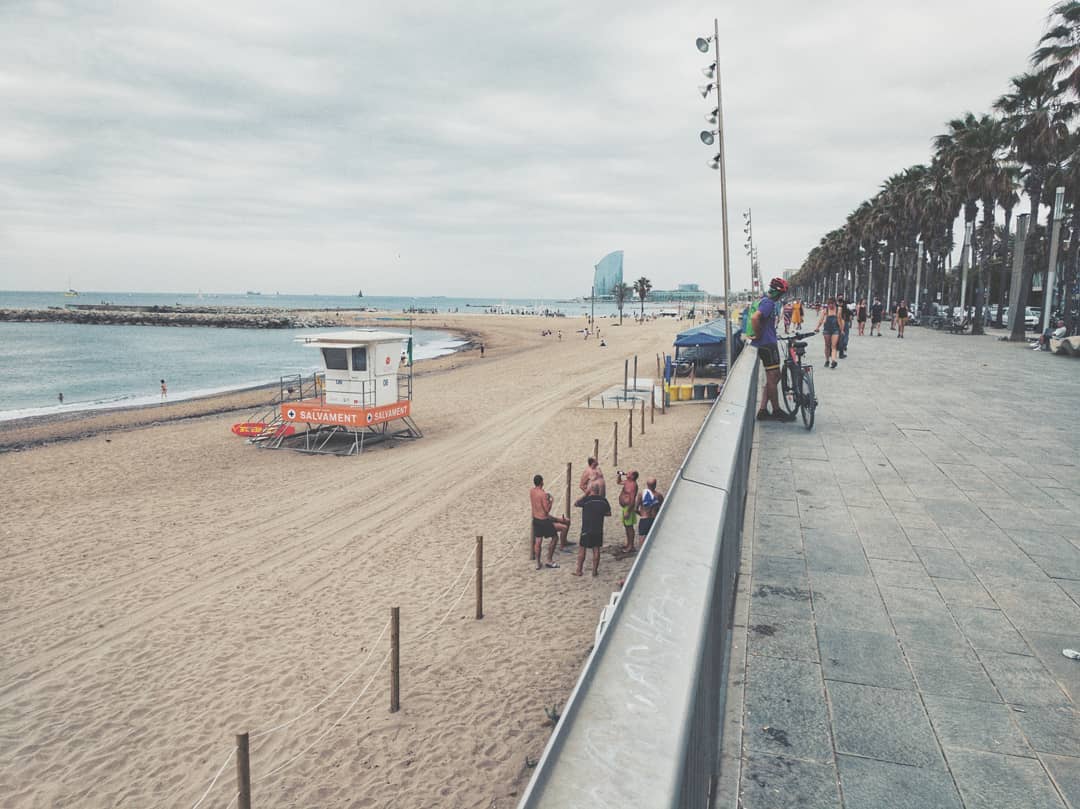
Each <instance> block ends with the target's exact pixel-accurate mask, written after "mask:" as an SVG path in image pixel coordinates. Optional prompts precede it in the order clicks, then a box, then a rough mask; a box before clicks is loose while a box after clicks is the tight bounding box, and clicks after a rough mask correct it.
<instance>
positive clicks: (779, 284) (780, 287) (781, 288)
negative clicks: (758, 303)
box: [769, 277, 788, 295]
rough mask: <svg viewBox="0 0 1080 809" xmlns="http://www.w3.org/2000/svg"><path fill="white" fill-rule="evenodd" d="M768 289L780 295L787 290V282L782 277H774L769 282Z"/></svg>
mask: <svg viewBox="0 0 1080 809" xmlns="http://www.w3.org/2000/svg"><path fill="white" fill-rule="evenodd" d="M769 289H772V290H775V291H776V292H779V293H780V294H781V295H782V294H784V293H785V292H787V291H788V282H787V281H785V280H784V279H783V278H779V277H777V278H774V279H772V280H771V281H770V282H769Z"/></svg>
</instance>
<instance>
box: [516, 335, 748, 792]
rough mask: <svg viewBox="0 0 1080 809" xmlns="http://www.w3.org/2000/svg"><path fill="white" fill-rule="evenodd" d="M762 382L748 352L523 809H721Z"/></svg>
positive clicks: (686, 467) (680, 479)
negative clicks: (719, 787) (716, 808)
mask: <svg viewBox="0 0 1080 809" xmlns="http://www.w3.org/2000/svg"><path fill="white" fill-rule="evenodd" d="M757 381H758V373H757V352H756V351H755V350H753V349H748V350H746V351H743V352H742V356H740V358H739V360H738V361H736V362H735V363H734V364H733V366H732V372H731V374H730V375H729V377H728V379H727V381H726V384H725V385H724V391H723V393H722V395H721V396H720V398H719V399H717V401H716V403H715V404H714V405H713V408H712V410H711V411H710V412H709V415H708V416H707V417H706V419H705V423H704V424H703V425H702V427H701V431H700V432H699V433H698V435H697V438H695V439H694V444H693V446H692V447H691V448H690V452H689V454H687V456H686V460H685V461H683V465H682V467H681V468H680V469H679V472H678V474H677V476H676V478H675V481H674V482H673V483H672V485H671V488H670V490H669V492H668V497H667V499H666V500H665V502H664V505H663V507H662V508H661V510H660V514H659V516H658V517H657V518H656V522H655V523H654V525H653V529H652V532H651V533H650V535H649V541H648V542H647V543H646V544H645V546H644V547H643V548H642V550H641V552H640V553H639V554H638V557H637V559H636V560H635V562H634V566H633V568H632V569H631V571H630V574H629V576H627V579H626V584H625V585H624V586H623V589H622V591H621V594H620V596H619V600H618V602H617V603H616V605H615V608H614V610H613V611H612V613H611V616H610V619H609V621H608V623H607V624H606V626H605V627H604V628H603V630H602V632H601V634H600V637H599V640H598V641H597V643H596V646H595V648H594V649H593V652H592V655H591V656H590V657H589V659H588V661H587V662H586V663H585V667H584V668H583V670H582V672H581V676H580V678H579V679H578V682H577V685H576V686H575V687H574V690H573V692H572V693H571V695H570V699H569V701H568V702H567V704H566V706H565V708H564V709H563V712H562V717H561V718H560V720H559V723H558V725H557V726H556V728H555V731H554V733H553V734H552V736H551V738H550V739H549V740H548V744H547V747H546V748H545V750H544V753H543V755H542V756H541V758H540V762H539V764H538V765H537V767H536V769H535V771H534V772H533V777H532V780H531V781H530V783H529V785H528V787H527V789H526V790H525V794H524V796H523V797H522V799H521V802H520V804H519V809H586V808H588V809H596V807H651V808H652V809H660V807H666V808H668V809H706V808H707V807H710V806H711V805H712V801H713V799H714V798H715V787H716V783H717V779H718V776H719V772H720V750H721V743H722V741H723V724H722V720H723V716H724V705H725V700H726V697H727V671H728V661H729V658H730V652H731V636H732V624H733V618H734V603H735V590H736V584H737V579H738V576H737V574H738V569H739V556H740V548H741V544H742V524H743V517H744V514H745V510H746V494H747V479H748V471H749V464H750V449H751V444H752V442H753V436H754V423H755V418H754V416H755V412H756V410H757V408H756V401H757Z"/></svg>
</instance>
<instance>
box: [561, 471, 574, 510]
mask: <svg viewBox="0 0 1080 809" xmlns="http://www.w3.org/2000/svg"><path fill="white" fill-rule="evenodd" d="M573 468H574V465H573V464H572V463H570V462H569V461H567V462H566V511H564V512H563V516H564V517H569V516H570V476H571V475H572V474H573V472H571V471H570V470H572V469H573Z"/></svg>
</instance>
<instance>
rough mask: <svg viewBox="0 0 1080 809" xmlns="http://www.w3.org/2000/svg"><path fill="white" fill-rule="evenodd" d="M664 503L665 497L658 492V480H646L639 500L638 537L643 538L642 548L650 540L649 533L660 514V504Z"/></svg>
mask: <svg viewBox="0 0 1080 809" xmlns="http://www.w3.org/2000/svg"><path fill="white" fill-rule="evenodd" d="M663 502H664V495H662V494H661V493H660V492H658V491H657V490H656V478H649V479H648V480H646V481H645V488H644V489H642V491H641V493H640V494H639V495H638V499H637V512H638V518H639V519H638V536H639V537H641V545H642V547H644V545H645V540H646V539H648V538H649V531H651V530H652V526H653V521H654V520H655V519H656V515H657V514H658V513H660V504H661V503H663Z"/></svg>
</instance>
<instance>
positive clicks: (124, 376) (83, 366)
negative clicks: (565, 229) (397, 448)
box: [0, 290, 649, 422]
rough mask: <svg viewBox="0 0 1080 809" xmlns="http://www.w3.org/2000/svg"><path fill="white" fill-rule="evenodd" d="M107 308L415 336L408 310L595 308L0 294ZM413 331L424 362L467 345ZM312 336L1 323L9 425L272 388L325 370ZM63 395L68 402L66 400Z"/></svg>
mask: <svg viewBox="0 0 1080 809" xmlns="http://www.w3.org/2000/svg"><path fill="white" fill-rule="evenodd" d="M98 303H111V304H116V305H119V306H155V305H157V306H214V307H218V306H220V307H250V308H252V309H258V308H274V309H312V310H319V309H325V310H330V311H335V310H339V311H345V310H361V309H363V310H368V314H369V316H370V317H373V318H375V319H379V318H382V317H385V318H386V319H387V326H388V327H390V328H393V329H395V330H401V331H405V330H407V329H408V326H407V325H406V324H407V323H408V321H407V319H406V318H407V314H404V313H405V312H406V310H409V309H414V310H417V309H419V310H428V311H436V312H440V313H459V314H465V313H470V312H473V313H483V312H487V311H498V312H506V313H518V314H536V313H540V312H544V311H547V312H551V313H557V314H561V315H564V316H567V317H582V316H584V315H586V314H587V313H588V311H589V306H590V304H589V302H588V301H587V300H585V301H582V300H573V301H571V300H565V301H556V300H535V299H528V300H524V299H506V298H450V297H438V296H432V297H411V296H409V297H391V296H379V297H362V298H361V297H358V296H345V295H279V294H258V293H249V294H203V293H189V294H178V293H143V292H123V293H121V292H84V291H80V292H79V294H78V296H77V297H67V296H65V295H64V294H63V293H62V292H26V291H18V292H8V291H3V290H0V308H3V309H46V308H49V307H63V306H66V305H68V304H98ZM635 308H636V307H632V306H630V304H629V302H628V304H627V306H626V310H625V311H626V313H627V314H629V313H631V312H633V311H634V310H635ZM646 308H649V307H648V306H647V307H646ZM614 312H615V307H614V304H612V303H610V302H600V301H597V303H596V315H597V317H609V316H611V315H612V314H613V313H614ZM391 324H392V325H391ZM552 325H554V324H552ZM556 328H557V326H556ZM412 331H413V339H414V344H413V345H414V350H413V356H414V358H415V359H427V358H432V357H438V356H442V355H444V354H448V353H451V352H453V351H455V350H456V349H457V348H459V347H460V346H461V345H462V344H463V341H462V340H460V339H459V338H458V337H456V336H455V335H453V334H451V333H448V332H444V331H438V330H435V329H419V328H416V329H413V330H412ZM312 333H313V331H312V330H311V329H222V328H209V327H177V326H106V325H85V324H76V323H8V322H0V422H3V421H10V420H12V419H17V418H25V417H28V416H40V415H48V414H53V413H67V412H75V411H84V410H100V409H106V408H113V407H128V406H138V405H144V404H152V403H156V402H159V401H160V399H161V394H160V388H161V380H162V379H164V380H165V382H166V384H167V386H168V398H169V400H170V401H175V400H178V399H190V398H195V397H199V396H207V395H211V394H214V393H222V392H227V391H231V390H239V389H243V388H249V387H255V386H258V385H265V384H268V383H272V382H277V381H278V380H279V379H280V378H281V377H283V376H287V375H291V374H310V373H311V372H313V371H314V370H315V369H316V368H317V367H318V366H319V358H318V354H317V352H316V351H315V350H313V349H311V348H309V347H306V346H304V345H303V344H301V343H297V342H296V340H295V338H296V337H298V336H300V335H305V334H307V335H310V334H312ZM61 393H62V394H63V403H61V402H60V400H59V397H60V394H61Z"/></svg>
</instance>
